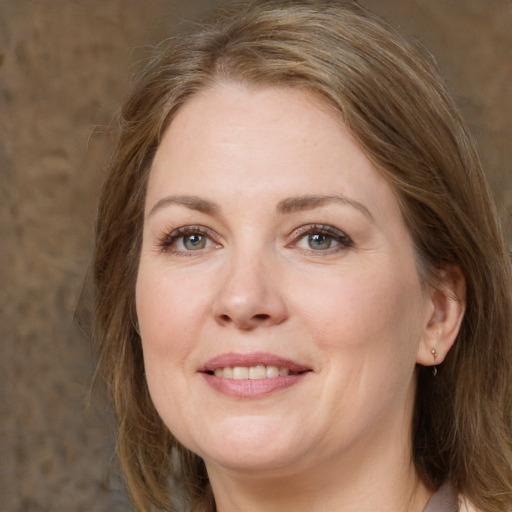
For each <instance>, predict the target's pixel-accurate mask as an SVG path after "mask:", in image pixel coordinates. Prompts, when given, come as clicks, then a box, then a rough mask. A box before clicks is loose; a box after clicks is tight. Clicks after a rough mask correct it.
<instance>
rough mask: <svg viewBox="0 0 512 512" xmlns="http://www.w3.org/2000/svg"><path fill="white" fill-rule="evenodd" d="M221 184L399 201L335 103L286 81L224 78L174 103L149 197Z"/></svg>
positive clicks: (248, 191)
mask: <svg viewBox="0 0 512 512" xmlns="http://www.w3.org/2000/svg"><path fill="white" fill-rule="evenodd" d="M219 187H222V188H223V189H224V190H227V191H231V192H235V191H236V192H237V193H239V195H240V196H244V198H245V199H251V198H254V199H255V200H256V199H257V198H258V196H259V197H260V198H261V197H268V196H269V194H270V195H272V194H274V195H275V194H277V193H278V192H279V193H282V194H285V195H290V196H292V195H301V194H304V193H305V191H307V192H308V193H312V194H315V193H318V194H327V193H332V194H335V193H340V194H345V195H347V194H349V195H351V194H352V195H354V194H355V195H356V196H358V197H357V198H356V199H357V200H365V201H368V202H373V203H375V202H377V203H378V202H382V201H387V202H389V201H390V200H391V202H395V203H396V201H395V200H394V196H393V194H392V193H391V190H390V188H389V185H388V184H387V182H386V181H385V179H384V178H383V177H382V175H381V173H380V172H379V171H378V170H377V169H375V167H374V166H373V165H372V163H371V162H370V161H369V160H368V158H367V157H366V155H365V154H364V152H363V151H362V150H361V148H360V146H359V145H358V143H357V142H356V140H355V139H354V137H353V136H352V135H351V133H350V132H349V130H348V128H347V127H346V126H345V124H344V123H343V122H342V120H341V116H340V115H339V114H338V113H337V112H335V110H334V108H333V107H332V106H330V105H329V104H327V102H324V101H322V100H320V99H319V98H318V96H316V95H314V94H312V93H310V92H308V91H305V90H303V89H299V88H291V87H259V88H255V87H247V86H244V85H241V84H237V83H226V84H221V85H218V86H216V87H215V88H212V89H207V90H205V91H203V92H201V93H199V94H197V95H196V96H194V97H192V99H191V100H190V101H189V102H188V103H186V104H185V105H184V106H183V107H182V108H181V109H180V110H179V111H178V113H177V115H176V117H175V118H174V119H173V121H172V122H171V124H170V126H169V127H168V129H167V131H166V132H165V134H164V137H163V139H162V142H161V144H160V147H159V148H158V150H157V153H156V155H155V159H154V162H153V166H152V171H151V174H150V182H149V187H148V204H149V203H152V202H153V203H154V202H155V201H156V200H158V196H159V195H162V194H164V193H172V194H191V193H194V194H197V193H201V194H203V193H204V194H207V195H208V194H210V193H216V192H217V191H218V188H219ZM277 200H279V198H277V197H276V201H277Z"/></svg>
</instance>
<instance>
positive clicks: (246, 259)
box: [213, 243, 286, 329]
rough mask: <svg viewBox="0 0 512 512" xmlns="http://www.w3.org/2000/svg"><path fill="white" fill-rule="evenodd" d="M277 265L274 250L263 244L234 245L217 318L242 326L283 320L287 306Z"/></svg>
mask: <svg viewBox="0 0 512 512" xmlns="http://www.w3.org/2000/svg"><path fill="white" fill-rule="evenodd" d="M277 266H278V263H277V258H276V256H275V254H274V253H273V252H272V250H271V249H270V248H268V247H265V246H264V245H263V244H262V245H257V244H255V243H244V244H239V245H237V246H236V247H233V248H232V250H231V253H230V255H229V257H228V258H227V259H226V262H225V268H224V269H223V272H222V276H221V277H220V286H219V290H218V294H217V297H216V299H215V303H214V305H213V313H214V315H215V317H216V319H217V321H218V322H220V323H222V324H224V325H234V326H236V327H238V328H241V329H252V328H255V327H257V326H260V325H272V324H278V323H281V322H282V321H283V320H284V318H285V317H286V307H285V303H284V299H283V295H282V291H283V290H281V289H280V286H279V279H278V275H279V272H278V268H277Z"/></svg>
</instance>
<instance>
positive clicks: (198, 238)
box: [184, 235, 204, 249]
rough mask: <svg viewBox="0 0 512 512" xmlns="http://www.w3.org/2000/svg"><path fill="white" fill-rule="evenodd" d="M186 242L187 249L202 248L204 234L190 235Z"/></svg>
mask: <svg viewBox="0 0 512 512" xmlns="http://www.w3.org/2000/svg"><path fill="white" fill-rule="evenodd" d="M184 242H185V247H186V248H187V249H202V248H203V246H204V238H203V236H202V235H189V236H187V237H185V240H184Z"/></svg>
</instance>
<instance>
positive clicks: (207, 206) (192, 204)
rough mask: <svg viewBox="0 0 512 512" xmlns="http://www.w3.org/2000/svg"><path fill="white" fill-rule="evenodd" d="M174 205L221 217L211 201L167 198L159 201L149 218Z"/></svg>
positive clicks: (183, 197)
mask: <svg viewBox="0 0 512 512" xmlns="http://www.w3.org/2000/svg"><path fill="white" fill-rule="evenodd" d="M173 204H177V205H180V206H185V207H187V208H189V209H191V210H196V211H198V212H201V213H205V214H207V215H219V214H220V208H219V207H218V206H217V205H216V204H215V203H212V202H211V201H208V200H206V199H202V198H201V197H197V196H167V197H164V198H162V199H160V200H159V201H157V202H156V203H155V204H154V205H153V207H152V208H151V210H150V211H149V213H148V215H147V217H151V216H152V215H153V214H154V213H155V212H157V211H158V210H161V209H162V208H165V207H166V206H170V205H173Z"/></svg>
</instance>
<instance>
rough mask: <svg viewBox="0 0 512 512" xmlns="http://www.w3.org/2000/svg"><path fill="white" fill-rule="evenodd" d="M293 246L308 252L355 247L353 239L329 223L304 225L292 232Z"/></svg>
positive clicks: (332, 250) (329, 251) (325, 251)
mask: <svg viewBox="0 0 512 512" xmlns="http://www.w3.org/2000/svg"><path fill="white" fill-rule="evenodd" d="M292 238H293V240H294V241H293V242H292V244H291V245H292V246H293V247H297V248H299V249H302V250H305V251H307V252H316V253H328V254H330V253H333V252H338V251H342V250H344V249H347V248H349V247H353V245H354V244H353V242H352V239H351V238H350V237H349V236H348V235H346V234H345V233H343V232H342V231H340V230H339V229H337V228H335V227H333V226H328V225H323V224H322V225H319V224H314V225H309V226H302V227H300V228H299V229H297V230H296V231H295V232H294V233H293V234H292Z"/></svg>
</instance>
